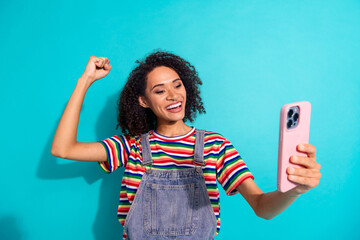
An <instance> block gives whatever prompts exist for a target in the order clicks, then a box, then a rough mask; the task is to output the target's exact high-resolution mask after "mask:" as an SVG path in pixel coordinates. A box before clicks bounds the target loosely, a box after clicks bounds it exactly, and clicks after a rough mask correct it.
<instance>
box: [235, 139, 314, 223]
mask: <svg viewBox="0 0 360 240" xmlns="http://www.w3.org/2000/svg"><path fill="white" fill-rule="evenodd" d="M299 146H300V145H299ZM299 146H298V149H299V151H302V152H304V153H307V155H308V156H307V157H300V156H292V157H291V159H290V161H291V162H292V163H295V164H299V165H303V166H304V167H305V168H295V169H293V170H294V171H293V172H291V171H290V168H288V169H287V172H288V178H289V179H290V180H291V181H293V182H295V183H298V184H299V185H298V186H296V187H295V188H293V189H291V190H289V191H288V192H285V193H282V192H279V191H277V190H276V191H274V192H269V193H264V192H263V191H261V189H260V188H259V187H258V186H257V185H256V184H255V182H254V181H253V180H252V179H246V180H245V181H244V182H242V183H241V184H240V185H239V186H238V187H237V188H236V189H237V190H238V191H239V192H240V193H241V195H242V196H243V197H244V198H245V200H246V201H247V202H248V203H249V205H250V206H251V207H252V209H253V210H254V212H255V214H256V215H257V216H259V217H261V218H264V219H267V220H269V219H271V218H273V217H275V216H276V215H278V214H280V213H281V212H282V211H284V210H285V209H286V208H287V207H289V206H290V205H291V204H292V203H293V202H294V201H295V199H296V198H297V197H298V196H300V194H303V193H305V192H307V191H309V190H310V189H311V188H314V187H316V186H317V185H318V184H319V179H320V177H321V174H320V172H319V170H320V168H321V166H320V164H319V163H317V162H316V148H315V146H313V145H310V144H304V147H303V148H300V147H299Z"/></svg>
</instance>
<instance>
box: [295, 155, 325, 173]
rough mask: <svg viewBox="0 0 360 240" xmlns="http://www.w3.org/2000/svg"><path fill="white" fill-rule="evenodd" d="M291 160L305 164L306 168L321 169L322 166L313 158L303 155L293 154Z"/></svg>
mask: <svg viewBox="0 0 360 240" xmlns="http://www.w3.org/2000/svg"><path fill="white" fill-rule="evenodd" d="M290 162H291V163H294V164H298V165H301V166H304V167H306V168H311V169H316V170H320V168H321V166H320V164H319V163H317V162H316V161H315V160H314V159H313V158H309V157H303V156H291V157H290Z"/></svg>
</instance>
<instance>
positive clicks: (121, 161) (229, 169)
mask: <svg viewBox="0 0 360 240" xmlns="http://www.w3.org/2000/svg"><path fill="white" fill-rule="evenodd" d="M149 141H150V147H151V153H152V158H153V161H154V163H153V165H152V168H154V169H160V170H166V169H184V168H193V167H195V165H194V163H193V156H194V143H195V128H192V130H191V131H190V132H188V133H187V134H185V135H182V136H177V137H166V136H163V135H160V134H159V133H157V132H156V131H154V130H152V131H150V132H149ZM99 142H100V143H102V145H103V146H104V147H105V149H106V153H107V156H108V161H106V162H99V164H100V166H101V167H102V169H103V170H104V171H105V172H107V173H111V172H113V171H115V170H116V169H117V168H119V167H125V171H124V175H123V179H122V184H121V190H120V199H119V206H118V213H117V216H118V219H119V221H120V223H121V224H122V225H123V226H124V223H125V218H126V216H127V213H128V212H129V209H130V207H131V203H132V202H133V200H134V197H135V194H136V190H137V188H138V186H139V184H140V181H141V178H142V175H143V173H144V172H145V168H143V167H141V161H142V157H141V144H140V138H139V137H138V136H130V135H128V134H126V135H115V136H113V137H110V138H107V139H104V140H102V141H99ZM204 160H205V162H206V165H205V166H203V167H202V168H203V172H204V179H205V184H206V187H207V191H208V194H209V199H210V202H211V205H212V207H213V209H214V214H215V216H216V219H217V233H219V231H220V199H219V190H218V188H217V184H216V180H217V181H218V182H219V183H220V184H221V186H222V187H223V188H224V190H225V192H226V194H227V195H233V194H236V193H238V191H237V190H236V187H237V186H238V185H239V184H240V183H242V182H243V181H244V180H245V179H247V178H252V179H254V176H253V175H252V174H251V172H250V171H249V169H248V168H247V166H246V165H245V163H244V161H243V160H242V159H241V157H240V155H239V153H238V152H237V151H236V149H235V148H234V147H233V145H232V144H231V143H230V142H229V140H227V139H226V138H224V137H223V136H222V135H220V134H218V133H215V132H211V131H205V136H204ZM123 237H124V239H125V238H126V234H125V232H124V234H123Z"/></svg>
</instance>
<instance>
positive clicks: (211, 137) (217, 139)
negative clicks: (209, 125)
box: [204, 130, 229, 144]
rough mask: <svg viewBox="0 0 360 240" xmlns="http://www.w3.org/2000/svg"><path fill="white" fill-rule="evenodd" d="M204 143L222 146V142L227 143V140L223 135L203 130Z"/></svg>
mask: <svg viewBox="0 0 360 240" xmlns="http://www.w3.org/2000/svg"><path fill="white" fill-rule="evenodd" d="M204 142H205V143H211V142H212V143H218V144H222V143H224V142H229V140H228V139H227V138H225V137H224V135H222V134H221V133H218V132H214V131H210V130H205V135H204Z"/></svg>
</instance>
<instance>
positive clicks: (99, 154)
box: [51, 52, 321, 239]
mask: <svg viewBox="0 0 360 240" xmlns="http://www.w3.org/2000/svg"><path fill="white" fill-rule="evenodd" d="M109 63H110V61H109V59H108V58H105V57H95V56H91V57H90V59H89V62H88V64H87V66H86V68H85V71H84V73H83V74H82V76H81V77H80V78H79V80H78V82H77V85H76V87H75V90H74V92H73V94H72V95H71V97H70V100H69V102H68V104H67V106H66V108H65V111H64V113H63V116H62V118H61V119H60V122H59V125H58V128H57V130H56V133H55V137H54V141H53V145H52V148H51V153H52V154H53V155H54V156H57V157H61V158H66V159H72V160H80V161H96V162H99V164H100V166H101V167H102V168H103V169H104V170H105V171H106V172H112V171H114V170H115V169H117V168H118V167H125V172H124V176H123V181H122V186H121V192H120V202H119V208H118V218H119V221H120V222H121V224H122V225H123V226H124V239H125V238H127V239H168V238H171V239H214V236H215V235H216V234H217V233H218V232H219V230H220V212H219V211H220V202H219V192H218V189H217V185H216V181H218V182H219V183H220V184H221V185H222V187H223V188H224V190H225V191H226V193H227V194H228V195H232V194H235V193H237V192H240V193H241V195H242V196H243V197H244V198H245V199H246V201H247V202H248V203H249V205H250V206H251V207H252V209H253V210H254V212H255V214H256V215H257V216H259V217H262V218H265V219H271V218H273V217H274V216H276V215H277V214H279V213H281V212H282V211H283V210H285V209H286V208H287V207H288V206H289V205H290V204H291V203H292V202H293V201H294V200H295V199H296V198H297V197H298V196H299V195H300V194H303V193H305V192H307V191H308V190H309V189H311V188H314V187H316V186H317V185H318V183H319V179H320V177H321V174H320V172H319V170H320V164H318V163H317V162H316V149H315V147H314V146H313V145H310V144H302V145H299V146H298V150H299V151H301V152H304V153H306V154H307V157H301V156H292V157H291V161H292V162H293V163H295V164H299V165H302V166H304V167H305V168H289V169H287V172H288V177H289V179H290V180H291V181H293V182H295V183H298V184H299V185H298V186H297V187H295V188H293V189H292V190H290V191H288V192H286V193H281V192H278V191H274V192H269V193H264V192H262V191H261V190H260V188H259V187H258V186H257V185H256V184H255V182H254V181H253V179H254V177H253V175H252V174H251V173H250V171H249V169H248V168H247V167H246V165H245V163H244V161H243V160H242V159H241V157H240V155H239V154H238V152H237V151H236V150H235V148H234V147H233V146H232V144H231V143H230V142H229V141H228V140H227V139H226V138H224V137H223V136H222V135H220V134H218V133H215V132H211V131H203V130H199V129H196V128H194V127H190V126H188V125H187V124H186V123H185V121H186V120H189V121H190V122H192V121H193V120H194V119H195V117H196V114H197V113H205V109H204V107H203V103H202V100H201V97H200V91H199V88H198V87H199V85H201V84H202V82H201V81H200V79H199V77H198V74H197V72H196V70H195V68H194V67H193V66H192V65H191V64H190V63H188V62H187V61H185V60H184V59H182V58H180V57H179V56H176V55H174V54H171V53H168V52H154V53H152V54H150V55H149V56H147V57H146V59H145V60H143V61H137V63H138V66H137V67H136V68H135V69H134V70H133V71H132V72H131V73H130V75H129V78H128V81H127V83H126V85H125V87H124V89H123V91H122V93H121V96H120V101H119V115H118V122H119V124H118V126H120V127H121V128H122V131H123V132H124V133H125V134H124V135H121V136H117V135H115V136H113V137H111V138H107V139H104V140H103V141H99V142H94V143H83V142H77V140H76V139H77V138H76V135H77V126H78V122H79V116H80V109H81V105H82V103H83V100H84V97H85V93H86V91H87V89H88V88H89V87H90V86H91V84H92V83H93V82H94V81H96V80H98V79H101V78H103V77H105V76H106V75H107V74H108V73H109V71H110V70H111V65H110V64H109Z"/></svg>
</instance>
